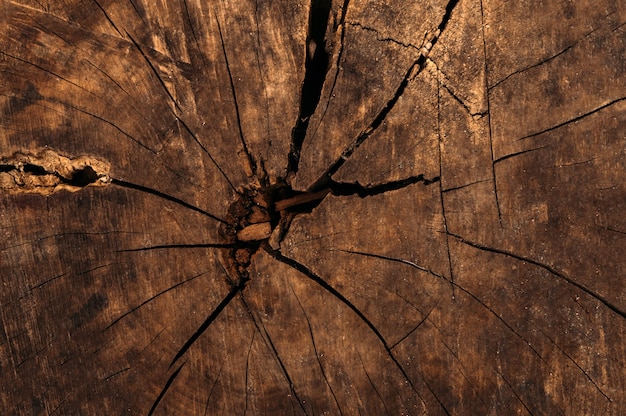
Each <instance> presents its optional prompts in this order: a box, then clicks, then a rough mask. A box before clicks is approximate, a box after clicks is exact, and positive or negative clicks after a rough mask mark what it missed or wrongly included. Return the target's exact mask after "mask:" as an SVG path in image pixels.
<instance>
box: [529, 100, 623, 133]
mask: <svg viewBox="0 0 626 416" xmlns="http://www.w3.org/2000/svg"><path fill="white" fill-rule="evenodd" d="M624 100H626V97H620V98H616V99H614V100H612V101H609V102H608V103H606V104H603V105H601V106H599V107H596V108H594V109H593V110H590V111H587V112H586V113H584V114H581V115H579V116H577V117H574V118H571V119H569V120H566V121H564V122H562V123H559V124H557V125H555V126H552V127H548V128H547V129H543V130H541V131H538V132H536V133H532V134H529V135H526V136H524V137H520V138H519V139H517V141H520V140H526V139H530V138H531V137H535V136H539V135H540V134H544V133H547V132H549V131H552V130H556V129H558V128H560V127H563V126H567V125H568V124H572V123H575V122H577V121H579V120H582V119H583V118H585V117H587V116H590V115H592V114H595V113H597V112H599V111H602V110H604V109H605V108H608V107H610V106H612V105H614V104H617V103H619V102H621V101H624Z"/></svg>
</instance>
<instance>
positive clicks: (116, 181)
mask: <svg viewBox="0 0 626 416" xmlns="http://www.w3.org/2000/svg"><path fill="white" fill-rule="evenodd" d="M111 184H112V185H117V186H120V187H122V188H128V189H134V190H136V191H140V192H145V193H148V194H151V195H154V196H157V197H159V198H163V199H166V200H168V201H171V202H174V203H176V204H178V205H180V206H183V207H185V208H188V209H190V210H192V211H195V212H198V213H200V214H202V215H205V216H207V217H209V218H212V219H214V220H215V221H218V222H221V223H222V224H226V225H229V226H230V225H231V224H230V223H229V222H228V221H225V220H223V219H221V218H219V217H217V216H215V215H213V214H210V213H208V212H207V211H205V210H203V209H200V208H198V207H196V206H194V205H191V204H190V203H188V202H185V201H183V200H182V199H178V198H176V197H173V196H171V195H168V194H165V193H163V192H161V191H157V190H156V189H152V188H148V187H147V186H143V185H138V184H135V183H131V182H126V181H123V180H120V179H115V178H111Z"/></svg>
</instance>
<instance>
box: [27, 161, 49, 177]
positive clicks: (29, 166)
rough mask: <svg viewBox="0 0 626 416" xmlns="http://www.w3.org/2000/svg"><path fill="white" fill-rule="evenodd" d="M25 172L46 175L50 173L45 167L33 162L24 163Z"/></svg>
mask: <svg viewBox="0 0 626 416" xmlns="http://www.w3.org/2000/svg"><path fill="white" fill-rule="evenodd" d="M24 172H25V173H30V174H31V175H35V176H44V175H48V174H49V173H48V172H47V171H46V170H45V169H44V168H43V167H41V166H37V165H33V164H32V163H27V164H25V165H24Z"/></svg>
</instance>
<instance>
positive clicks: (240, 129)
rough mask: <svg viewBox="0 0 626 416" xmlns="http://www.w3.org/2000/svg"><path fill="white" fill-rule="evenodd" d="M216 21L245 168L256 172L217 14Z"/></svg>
mask: <svg viewBox="0 0 626 416" xmlns="http://www.w3.org/2000/svg"><path fill="white" fill-rule="evenodd" d="M215 22H216V23H217V30H218V32H219V34H220V44H221V46H222V55H223V56H224V63H225V65H226V73H228V81H229V83H230V91H231V92H232V96H233V105H234V108H235V117H236V118H237V130H238V133H239V140H240V141H241V145H242V146H243V151H244V153H245V154H246V160H247V162H248V166H247V169H244V171H250V172H252V173H253V174H256V173H257V169H256V168H257V164H256V161H255V160H254V157H253V156H252V153H250V149H249V148H248V144H247V143H246V139H245V137H244V134H243V127H242V125H241V112H240V111H239V102H238V101H237V92H236V91H235V82H234V81H233V74H232V72H231V70H230V64H229V62H228V54H227V53H226V44H225V43H224V36H223V34H222V26H221V25H220V22H219V20H218V19H217V16H216V17H215Z"/></svg>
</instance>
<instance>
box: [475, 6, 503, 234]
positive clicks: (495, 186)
mask: <svg viewBox="0 0 626 416" xmlns="http://www.w3.org/2000/svg"><path fill="white" fill-rule="evenodd" d="M480 22H481V36H482V40H483V58H484V60H485V67H484V70H485V84H484V87H485V98H486V101H487V114H488V115H489V118H488V124H487V129H488V130H489V152H490V154H491V178H492V180H493V193H494V196H495V198H496V209H497V211H498V223H499V224H500V228H502V227H503V225H502V211H501V210H500V198H498V181H497V178H496V166H495V161H494V152H493V128H492V120H491V99H490V98H489V85H488V83H489V64H488V61H487V40H486V39H485V11H484V9H483V1H482V0H480Z"/></svg>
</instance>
